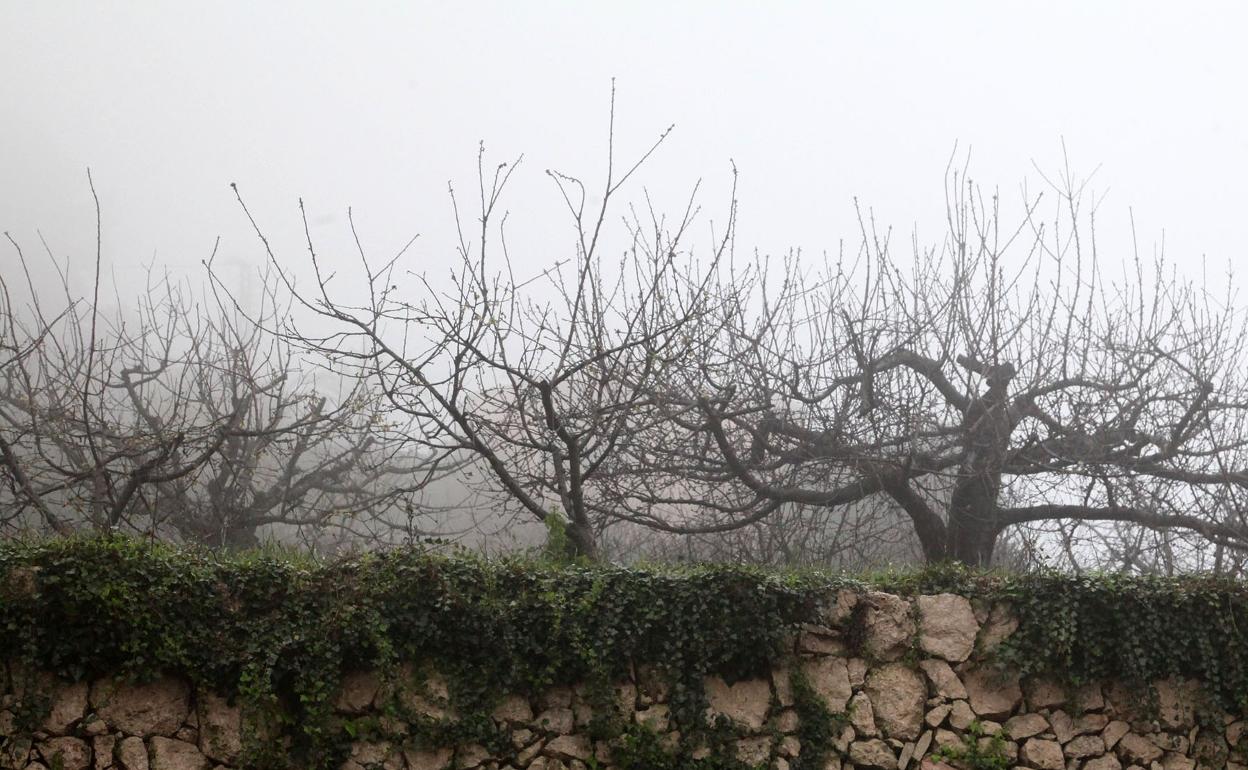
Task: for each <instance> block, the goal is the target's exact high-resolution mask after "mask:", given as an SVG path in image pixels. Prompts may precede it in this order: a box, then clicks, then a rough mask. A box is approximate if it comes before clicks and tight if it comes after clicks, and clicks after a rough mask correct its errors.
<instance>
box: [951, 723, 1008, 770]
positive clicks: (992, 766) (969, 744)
mask: <svg viewBox="0 0 1248 770" xmlns="http://www.w3.org/2000/svg"><path fill="white" fill-rule="evenodd" d="M934 756H935V757H936V758H937V759H944V760H948V761H950V762H955V763H957V765H958V766H959V767H964V768H966V769H967V770H1009V768H1010V758H1009V756H1007V755H1006V753H1005V732H1004V731H1002V730H997V731H996V732H995V733H993V734H992V735H991V736H985V735H984V726H983V724H981V723H980V721H979V720H978V719H977V720H974V721H972V722H971V724H970V725H968V726H967V729H966V732H965V733H963V734H962V745H961V746H957V745H952V744H950V745H946V746H941V747H940V748H939V749H937V750H936V751H935V752H934Z"/></svg>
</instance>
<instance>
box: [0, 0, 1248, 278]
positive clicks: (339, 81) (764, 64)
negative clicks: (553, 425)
mask: <svg viewBox="0 0 1248 770" xmlns="http://www.w3.org/2000/svg"><path fill="white" fill-rule="evenodd" d="M1245 29H1248V6H1246V5H1244V4H1242V3H1239V2H1234V3H1229V2H1228V3H1175V2H1165V3H1140V2H1132V3H1129V4H1128V3H1098V2H1067V3H1029V4H1022V3H1004V2H990V3H988V2H985V3H933V2H917V3H844V2H836V3H787V4H785V3H761V2H760V3H720V2H717V3H709V2H708V3H690V2H685V3H668V2H664V3H658V2H653V3H649V2H647V3H642V2H630V3H616V4H612V5H608V4H604V3H549V2H547V3H538V2H502V3H350V4H348V3H325V2H298V3H293V2H292V3H251V2H248V3H238V2H226V3H213V4H189V3H180V2H123V3H107V4H106V3H85V2H82V3H70V2H51V1H49V0H39V1H37V2H24V1H22V0H4V2H2V3H0V72H3V73H4V76H3V77H2V78H0V103H3V105H4V110H5V118H4V120H3V121H0V229H3V230H7V231H10V232H12V233H13V235H14V237H16V238H18V239H19V240H20V241H22V242H23V243H24V244H26V245H28V246H32V247H33V246H34V245H35V244H37V240H36V238H35V230H36V229H39V230H42V232H43V233H44V235H45V236H47V238H48V239H49V241H50V243H51V245H52V247H53V248H54V249H55V250H56V251H57V252H58V253H59V254H62V255H68V256H71V257H73V258H74V259H75V260H77V264H79V265H82V266H83V267H85V265H86V258H87V257H88V256H89V253H90V251H91V248H92V243H93V237H94V227H93V219H92V216H93V214H92V209H91V200H90V194H89V191H88V189H87V186H86V179H85V169H86V167H87V166H90V167H91V168H92V171H93V173H94V176H95V180H96V185H97V188H98V190H99V193H100V197H101V202H102V205H103V209H104V215H105V251H106V256H107V257H108V259H109V260H110V262H111V264H113V265H114V266H115V268H117V269H118V273H119V276H122V277H123V278H124V276H125V275H129V274H130V272H131V271H132V270H133V267H132V266H133V265H135V264H137V263H139V262H141V261H146V260H149V259H151V258H152V255H153V254H155V255H156V259H157V261H158V262H162V263H167V264H172V265H173V266H174V267H175V268H176V269H191V267H192V266H193V265H195V264H196V263H197V262H198V261H199V260H200V259H201V258H203V257H204V256H206V255H207V253H208V251H209V249H210V247H211V245H212V242H213V239H214V238H215V236H217V235H221V236H222V238H223V252H224V255H225V258H226V259H233V260H240V261H243V262H250V261H253V260H255V259H256V258H257V256H258V252H257V245H256V243H255V242H254V239H253V238H252V237H250V236H249V235H248V232H247V230H246V228H245V222H244V221H243V220H242V217H241V213H240V212H239V210H238V208H237V204H236V203H235V202H234V201H233V198H232V196H231V193H230V191H229V188H228V184H229V183H230V182H237V183H238V184H239V185H240V187H241V188H242V189H243V191H244V194H245V196H246V197H247V199H248V202H249V204H250V205H251V206H252V208H253V211H254V212H255V213H256V214H257V216H258V217H260V218H261V220H262V221H263V222H264V224H265V225H266V227H267V228H269V229H270V230H271V231H272V232H273V233H274V235H275V237H276V239H277V241H278V243H279V244H280V246H281V247H282V249H283V253H284V254H288V255H289V256H290V258H292V259H300V258H301V252H300V251H299V250H298V246H299V243H298V239H297V236H298V220H297V209H296V202H297V198H298V197H300V196H303V197H304V198H305V199H306V200H307V202H308V205H309V208H310V210H311V212H312V213H313V217H314V224H315V225H316V232H317V235H318V238H322V237H323V238H324V241H323V242H324V244H325V246H326V249H327V251H328V252H329V253H330V254H331V256H332V254H333V253H334V252H335V250H336V249H340V248H345V246H346V240H345V235H346V233H345V220H344V217H343V214H344V213H345V210H346V207H347V206H349V205H350V206H353V207H354V209H355V212H356V216H357V221H358V222H359V224H360V225H361V227H362V229H363V234H364V235H365V237H366V239H367V240H368V242H369V243H370V244H371V245H372V246H373V247H374V248H375V249H376V250H377V253H378V254H381V253H383V252H386V251H389V250H391V249H394V248H396V247H397V246H398V245H399V244H401V243H402V242H403V241H404V240H406V238H407V237H409V236H410V235H412V234H415V233H422V234H423V235H422V239H421V241H420V242H419V244H418V247H417V251H416V252H415V255H414V256H415V258H416V259H417V260H419V261H420V263H421V264H423V265H424V266H426V267H430V268H435V269H437V268H440V267H441V266H442V265H444V264H449V261H450V256H449V254H448V252H447V250H446V245H447V243H448V239H449V236H450V232H451V231H450V229H449V223H450V219H449V206H448V205H447V198H446V183H447V181H448V180H451V179H454V180H456V183H457V187H458V188H460V189H461V190H463V191H465V192H467V191H468V190H469V189H470V187H471V185H472V184H473V173H474V168H475V165H474V164H475V152H476V145H477V142H478V140H482V139H483V140H485V141H486V143H487V147H488V148H489V150H490V152H491V157H492V158H493V159H495V160H507V159H511V158H513V157H514V156H516V155H519V154H520V153H525V156H526V160H525V166H524V168H523V170H522V172H521V173H520V175H519V176H518V177H517V180H516V183H515V186H514V189H513V190H512V197H511V198H510V199H509V206H508V207H509V208H510V209H511V210H512V218H511V220H510V224H509V229H510V232H511V233H512V237H513V239H514V253H515V256H516V259H517V261H518V262H520V263H521V264H522V266H524V267H531V268H532V269H533V270H535V271H536V270H540V269H541V268H542V267H544V266H545V265H546V264H547V263H548V262H549V261H551V260H552V259H553V258H555V256H557V253H558V250H559V248H560V247H562V246H564V245H565V244H566V242H567V240H566V235H567V230H566V227H567V220H566V218H564V217H563V216H562V213H561V212H560V209H559V202H558V199H557V197H556V195H555V190H554V188H553V186H552V185H551V183H550V182H549V180H547V179H546V178H545V176H544V175H543V174H542V173H541V172H542V171H543V170H544V169H545V168H548V167H551V168H557V169H560V170H563V171H567V172H571V173H577V174H579V175H581V176H583V177H585V178H586V179H588V180H595V181H596V180H598V179H599V177H600V173H601V170H602V166H603V161H604V149H605V129H606V120H607V101H608V93H609V85H610V78H611V77H612V76H614V77H616V78H617V79H618V81H617V82H618V88H619V97H618V104H617V112H618V136H617V142H618V145H619V147H620V148H621V154H622V155H628V154H630V153H631V152H636V151H639V150H641V149H643V148H644V146H646V145H647V144H648V143H649V142H650V141H651V140H652V139H653V138H654V136H655V135H657V134H658V132H659V131H661V130H662V129H663V128H664V127H666V126H667V125H668V124H670V123H675V124H676V131H675V133H674V134H673V135H672V137H671V140H670V141H669V143H668V144H667V145H665V147H664V148H663V149H662V151H661V152H660V153H659V154H658V155H657V156H656V157H655V158H654V160H653V161H652V163H651V164H650V165H649V166H648V167H647V168H646V171H645V173H644V174H643V175H642V176H641V177H640V178H639V179H638V185H637V186H635V187H633V188H632V190H631V193H632V194H630V195H626V197H628V198H632V199H636V198H637V197H640V193H641V189H642V185H644V186H645V187H647V188H648V189H650V190H651V191H652V192H653V193H654V194H655V196H656V197H657V198H658V199H659V201H660V202H661V203H663V204H664V205H665V206H666V207H668V208H672V209H674V208H675V207H676V205H677V204H678V202H679V201H681V200H682V199H683V197H684V196H685V195H686V194H687V192H688V190H689V189H690V187H691V186H692V184H693V183H694V182H695V181H696V180H697V179H699V178H703V179H704V180H705V182H704V184H705V195H704V196H703V198H702V202H703V204H704V206H705V208H706V210H707V212H708V214H709V215H710V216H712V217H714V218H716V219H722V216H723V212H724V209H725V203H726V197H727V192H726V190H727V185H728V182H729V179H730V174H729V159H730V158H731V159H734V160H735V161H736V164H737V166H738V168H739V169H740V171H741V174H742V177H741V187H740V190H739V198H740V201H741V221H740V228H739V237H738V243H739V247H741V248H744V249H753V248H755V247H757V248H758V249H760V250H762V251H764V252H773V253H774V252H778V251H782V250H785V249H787V248H789V247H802V248H803V249H804V250H806V251H807V252H818V251H821V250H824V249H828V250H833V249H835V248H836V244H837V241H838V239H840V238H842V237H844V238H851V239H852V238H853V237H854V225H853V210H852V199H853V196H858V197H859V198H860V199H861V200H862V201H863V202H864V204H867V205H870V206H872V207H874V209H875V211H876V212H877V216H878V217H879V219H880V220H881V221H883V222H886V223H891V224H893V225H894V226H896V227H899V228H900V229H901V230H902V231H906V232H908V231H909V230H910V228H911V227H912V226H913V224H914V223H915V222H916V221H917V222H918V223H919V227H920V237H921V239H922V240H924V241H932V240H935V239H937V238H938V237H939V235H940V232H939V230H938V229H937V228H938V226H939V218H940V216H941V214H942V212H943V209H942V207H943V191H942V184H943V172H944V168H945V164H946V162H947V160H948V158H949V155H950V152H951V150H952V149H953V147H954V143H955V142H957V143H958V144H959V146H961V147H962V148H966V147H971V148H973V159H974V163H973V167H972V168H973V171H974V173H975V175H976V176H977V177H978V178H980V179H982V180H983V181H984V182H985V183H987V184H990V185H991V184H1000V185H1001V186H1002V190H1003V192H1004V193H1005V194H1007V195H1010V196H1013V195H1015V194H1016V192H1017V190H1018V184H1019V182H1020V181H1021V180H1022V179H1024V178H1026V177H1030V178H1032V179H1033V180H1035V174H1034V172H1032V170H1031V162H1032V161H1033V160H1035V161H1036V162H1037V163H1038V164H1039V165H1040V166H1041V167H1042V168H1046V169H1051V168H1054V167H1055V166H1056V165H1057V164H1058V163H1059V162H1060V159H1061V144H1060V140H1061V138H1062V137H1065V140H1066V144H1067V147H1068V148H1069V149H1070V153H1071V157H1072V161H1073V163H1074V165H1075V166H1076V168H1078V169H1081V170H1083V171H1090V170H1091V169H1092V168H1094V167H1095V166H1097V165H1100V166H1101V170H1100V171H1099V172H1098V174H1097V176H1096V186H1097V188H1098V189H1102V190H1103V189H1105V188H1109V190H1110V194H1109V196H1108V198H1106V200H1105V203H1104V207H1103V209H1102V219H1101V232H1102V235H1103V236H1104V238H1105V241H1106V243H1108V244H1109V247H1110V251H1112V252H1115V254H1116V255H1117V256H1122V253H1121V247H1122V246H1123V245H1125V244H1127V243H1129V240H1128V239H1127V238H1126V236H1127V230H1126V227H1127V208H1128V207H1129V206H1130V207H1134V210H1135V218H1136V221H1137V223H1138V225H1139V228H1140V231H1141V237H1142V239H1143V240H1145V241H1148V242H1151V241H1152V240H1153V239H1155V238H1157V237H1158V236H1159V235H1160V233H1161V230H1162V229H1163V228H1164V229H1165V231H1166V242H1167V247H1168V252H1169V253H1170V255H1171V256H1172V257H1174V258H1175V259H1177V260H1180V261H1184V262H1192V261H1195V260H1196V259H1198V258H1199V257H1200V256H1201V255H1207V256H1208V258H1209V261H1210V263H1211V264H1212V265H1215V266H1218V267H1219V268H1220V267H1221V266H1222V265H1225V264H1226V263H1228V262H1229V263H1231V264H1234V265H1237V266H1238V269H1239V271H1240V272H1241V273H1242V272H1243V271H1244V268H1245V267H1248V246H1246V244H1245V238H1244V224H1243V218H1244V215H1245V212H1248V173H1246V172H1248V100H1246V99H1245V98H1244V96H1243V89H1244V81H1245V74H1246V73H1248V46H1245V44H1244V38H1243V36H1244V31H1245ZM1115 254H1107V258H1109V259H1116V258H1117V256H1115ZM11 258H12V252H11V251H8V250H7V249H6V250H4V251H0V264H9V261H10V260H11Z"/></svg>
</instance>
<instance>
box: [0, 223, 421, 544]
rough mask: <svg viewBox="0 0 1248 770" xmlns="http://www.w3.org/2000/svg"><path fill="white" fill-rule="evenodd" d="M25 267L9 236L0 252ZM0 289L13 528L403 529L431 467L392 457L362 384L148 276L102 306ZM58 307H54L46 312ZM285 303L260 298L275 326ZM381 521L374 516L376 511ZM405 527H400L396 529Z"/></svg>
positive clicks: (0, 417)
mask: <svg viewBox="0 0 1248 770" xmlns="http://www.w3.org/2000/svg"><path fill="white" fill-rule="evenodd" d="M9 245H10V246H11V247H12V249H13V251H14V253H15V255H16V257H17V259H16V260H15V263H18V264H20V265H21V266H22V267H23V268H26V267H27V264H28V263H27V259H26V256H25V255H24V254H23V253H22V250H21V248H20V246H19V245H18V244H17V242H16V241H13V240H12V239H10V244H9ZM46 266H47V267H55V268H56V269H57V270H59V271H60V275H61V279H62V281H61V292H60V297H59V298H55V301H54V300H53V299H50V298H48V297H46V296H43V297H41V296H40V291H38V290H37V287H36V286H35V284H34V282H33V281H31V280H29V272H27V278H28V280H27V281H26V285H25V286H23V287H21V288H22V290H23V291H22V293H23V294H25V295H26V297H27V299H28V302H27V303H25V305H24V306H23V305H22V304H20V303H19V302H18V301H17V300H15V299H14V294H13V293H12V292H11V291H10V287H9V286H8V285H7V284H0V289H3V291H2V292H0V296H2V297H3V305H0V322H2V323H3V326H4V336H3V342H2V343H0V350H2V351H3V352H2V353H0V355H3V356H4V366H3V367H2V368H0V468H2V469H3V474H4V478H5V481H6V482H7V483H6V485H5V489H4V490H3V491H2V492H0V511H3V514H0V518H2V521H3V523H4V525H5V527H6V528H7V529H8V530H9V531H11V532H21V531H42V530H51V531H55V532H58V533H66V532H68V531H72V530H74V529H79V528H83V527H86V528H90V529H94V530H100V531H108V530H123V531H124V530H129V531H136V532H142V533H146V534H151V535H155V536H161V537H177V538H179V539H183V540H190V541H195V542H202V543H206V544H210V545H217V546H230V547H238V546H246V545H252V544H255V543H256V542H257V540H258V537H259V533H260V531H261V530H262V528H265V527H273V526H280V527H285V528H286V531H287V534H289V535H291V536H295V537H301V538H303V539H304V540H308V541H314V540H316V539H317V538H318V537H319V536H320V535H322V534H323V533H324V532H325V531H326V530H327V529H341V528H348V529H351V530H353V531H359V530H361V529H369V528H373V529H371V530H370V534H372V535H376V534H377V533H376V529H375V528H376V527H378V526H381V527H384V528H385V529H386V530H387V531H392V530H395V529H399V530H402V529H404V527H407V526H408V525H410V524H411V523H412V522H411V521H410V519H408V518H407V517H405V516H404V515H402V514H399V515H397V516H396V515H395V510H396V508H399V510H401V504H402V503H404V502H405V501H406V500H407V499H408V497H409V496H410V495H411V494H412V493H414V492H415V491H416V490H419V489H420V488H421V486H422V485H423V484H425V483H426V482H427V481H428V480H429V479H430V478H432V477H434V476H435V475H436V474H437V473H438V472H439V466H438V464H437V463H436V462H431V461H428V458H422V457H416V456H414V455H409V454H405V453H403V452H402V451H401V450H400V448H399V445H398V443H397V442H395V441H392V440H391V438H392V435H393V434H392V432H391V431H392V429H393V428H395V427H397V426H394V425H393V422H394V421H393V419H392V418H391V417H390V416H389V415H386V414H384V413H383V412H382V411H381V400H380V398H379V394H377V393H376V392H374V391H371V390H370V389H369V388H368V387H367V384H366V383H362V382H351V381H343V380H340V379H338V378H337V377H332V376H323V377H322V378H321V379H320V380H319V381H318V380H317V379H316V378H315V377H313V376H311V374H312V370H310V369H309V368H308V367H307V365H306V364H305V363H304V362H301V361H300V360H298V359H297V358H296V357H295V356H294V355H293V353H294V351H293V350H292V348H291V347H290V346H289V345H287V344H286V343H285V342H284V341H283V340H281V339H280V338H278V337H274V336H272V335H269V334H267V333H266V332H265V331H264V328H265V325H264V324H260V325H257V324H255V323H253V322H252V320H254V319H252V320H249V319H246V318H243V317H241V316H239V315H238V314H237V313H236V312H235V309H233V308H231V307H229V306H228V305H226V304H222V303H219V302H217V301H215V300H214V298H213V296H212V295H211V294H208V295H200V296H196V295H195V294H194V293H193V292H191V291H190V290H189V289H188V288H187V287H186V286H184V285H181V284H177V283H175V282H173V281H171V280H170V279H169V278H168V276H156V275H155V274H153V273H149V281H148V284H147V285H146V286H145V287H144V288H143V290H142V291H141V292H140V293H139V295H138V296H137V297H136V298H135V299H134V300H133V301H122V300H121V298H120V297H116V298H114V303H113V304H114V307H113V309H111V310H110V309H106V308H105V307H103V305H102V302H104V301H107V299H108V298H107V297H104V298H101V296H100V290H99V289H100V285H99V276H98V273H97V277H96V284H95V292H94V294H93V296H92V297H91V298H89V299H85V300H84V299H78V298H76V297H75V296H74V295H73V294H72V292H71V291H70V289H69V284H68V281H67V279H66V277H65V271H64V270H63V268H62V267H61V266H60V265H59V264H58V263H57V262H56V260H55V259H54V258H53V257H52V255H51V253H49V254H48V256H47V265H46ZM52 306H55V307H56V308H58V310H57V311H55V312H53V311H51V310H49V307H52ZM280 312H281V308H279V307H277V306H274V305H271V304H267V303H266V304H264V305H263V306H262V307H261V308H260V309H259V311H258V317H259V318H261V319H264V320H267V321H271V320H272V319H274V318H276V317H277V316H279V315H280ZM383 514H386V515H384V516H383ZM409 529H410V527H409Z"/></svg>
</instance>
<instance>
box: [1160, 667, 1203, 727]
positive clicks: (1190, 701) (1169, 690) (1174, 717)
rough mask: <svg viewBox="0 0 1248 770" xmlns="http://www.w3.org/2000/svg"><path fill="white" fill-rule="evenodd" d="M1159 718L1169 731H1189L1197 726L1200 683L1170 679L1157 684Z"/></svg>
mask: <svg viewBox="0 0 1248 770" xmlns="http://www.w3.org/2000/svg"><path fill="white" fill-rule="evenodd" d="M1154 687H1156V689H1157V718H1158V719H1159V720H1160V721H1161V725H1162V727H1164V728H1166V729H1167V730H1187V729H1190V728H1192V727H1194V726H1195V725H1196V704H1197V703H1198V702H1199V699H1200V683H1199V682H1196V681H1194V680H1191V679H1177V678H1175V677H1170V678H1168V679H1163V680H1161V681H1159V682H1157V683H1155V685H1154Z"/></svg>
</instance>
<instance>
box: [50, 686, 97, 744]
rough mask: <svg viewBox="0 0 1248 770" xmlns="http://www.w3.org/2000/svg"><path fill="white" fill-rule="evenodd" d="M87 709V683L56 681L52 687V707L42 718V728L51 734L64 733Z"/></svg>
mask: <svg viewBox="0 0 1248 770" xmlns="http://www.w3.org/2000/svg"><path fill="white" fill-rule="evenodd" d="M86 710H87V683H86V682H73V683H58V684H56V685H54V686H53V688H52V709H51V711H50V712H49V713H48V716H47V718H45V719H44V720H43V729H44V730H45V731H46V732H49V733H52V734H53V735H64V734H65V733H67V732H69V727H70V725H72V724H73V723H74V722H77V721H78V720H79V719H82V715H83V713H84V712H85V711H86Z"/></svg>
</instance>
